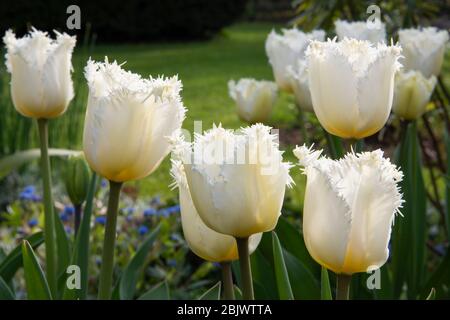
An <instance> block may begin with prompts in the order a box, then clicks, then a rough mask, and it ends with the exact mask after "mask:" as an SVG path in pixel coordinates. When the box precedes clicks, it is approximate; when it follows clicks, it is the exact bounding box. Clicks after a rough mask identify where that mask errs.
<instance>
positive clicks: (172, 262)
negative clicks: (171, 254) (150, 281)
mask: <svg viewBox="0 0 450 320" xmlns="http://www.w3.org/2000/svg"><path fill="white" fill-rule="evenodd" d="M167 265H168V266H169V267H172V268H175V267H176V266H177V260H175V259H167Z"/></svg>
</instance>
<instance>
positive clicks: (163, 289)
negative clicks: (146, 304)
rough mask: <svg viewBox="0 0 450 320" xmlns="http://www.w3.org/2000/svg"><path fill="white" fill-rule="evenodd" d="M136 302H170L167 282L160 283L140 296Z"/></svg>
mask: <svg viewBox="0 0 450 320" xmlns="http://www.w3.org/2000/svg"><path fill="white" fill-rule="evenodd" d="M138 300H170V291H169V285H168V284H167V281H165V280H164V281H162V282H160V283H159V284H157V285H156V286H154V287H153V288H151V289H150V290H148V291H147V292H146V293H144V294H143V295H142V296H140V297H139V299H138Z"/></svg>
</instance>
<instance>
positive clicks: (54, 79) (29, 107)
mask: <svg viewBox="0 0 450 320" xmlns="http://www.w3.org/2000/svg"><path fill="white" fill-rule="evenodd" d="M55 34H56V40H53V39H52V38H50V37H49V36H48V34H47V33H46V32H42V31H38V30H36V29H34V28H33V29H32V31H31V32H30V33H29V34H28V35H26V36H25V37H23V38H20V39H17V38H16V36H15V34H14V33H13V32H12V31H11V30H8V31H6V33H5V36H4V37H3V42H4V43H5V46H6V55H5V58H6V67H7V70H8V72H9V73H11V96H12V100H13V103H14V107H15V108H16V110H17V111H18V112H19V113H20V114H22V115H24V116H26V117H31V118H37V119H39V118H41V119H49V118H55V117H57V116H59V115H61V114H63V113H64V112H65V111H66V109H67V107H68V105H69V102H70V101H71V100H72V98H73V96H74V92H73V84H72V78H71V71H72V62H71V60H72V51H73V48H74V47H75V43H76V38H75V37H74V36H73V37H72V36H69V35H67V34H65V33H62V34H61V33H58V32H56V31H55Z"/></svg>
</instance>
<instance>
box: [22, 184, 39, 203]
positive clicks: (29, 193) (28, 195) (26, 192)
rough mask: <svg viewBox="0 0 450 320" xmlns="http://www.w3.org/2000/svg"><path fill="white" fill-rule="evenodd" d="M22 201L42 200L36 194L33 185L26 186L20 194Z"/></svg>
mask: <svg viewBox="0 0 450 320" xmlns="http://www.w3.org/2000/svg"><path fill="white" fill-rule="evenodd" d="M19 199H20V200H30V201H39V200H40V199H41V198H40V197H39V196H38V195H37V194H36V187H35V186H33V185H29V186H26V187H25V188H23V190H22V191H21V192H20V194H19Z"/></svg>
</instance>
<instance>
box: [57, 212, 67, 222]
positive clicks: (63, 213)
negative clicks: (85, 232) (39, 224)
mask: <svg viewBox="0 0 450 320" xmlns="http://www.w3.org/2000/svg"><path fill="white" fill-rule="evenodd" d="M59 218H60V219H61V221H62V222H67V221H69V215H68V214H67V213H66V212H65V211H63V212H61V213H60V214H59Z"/></svg>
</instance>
